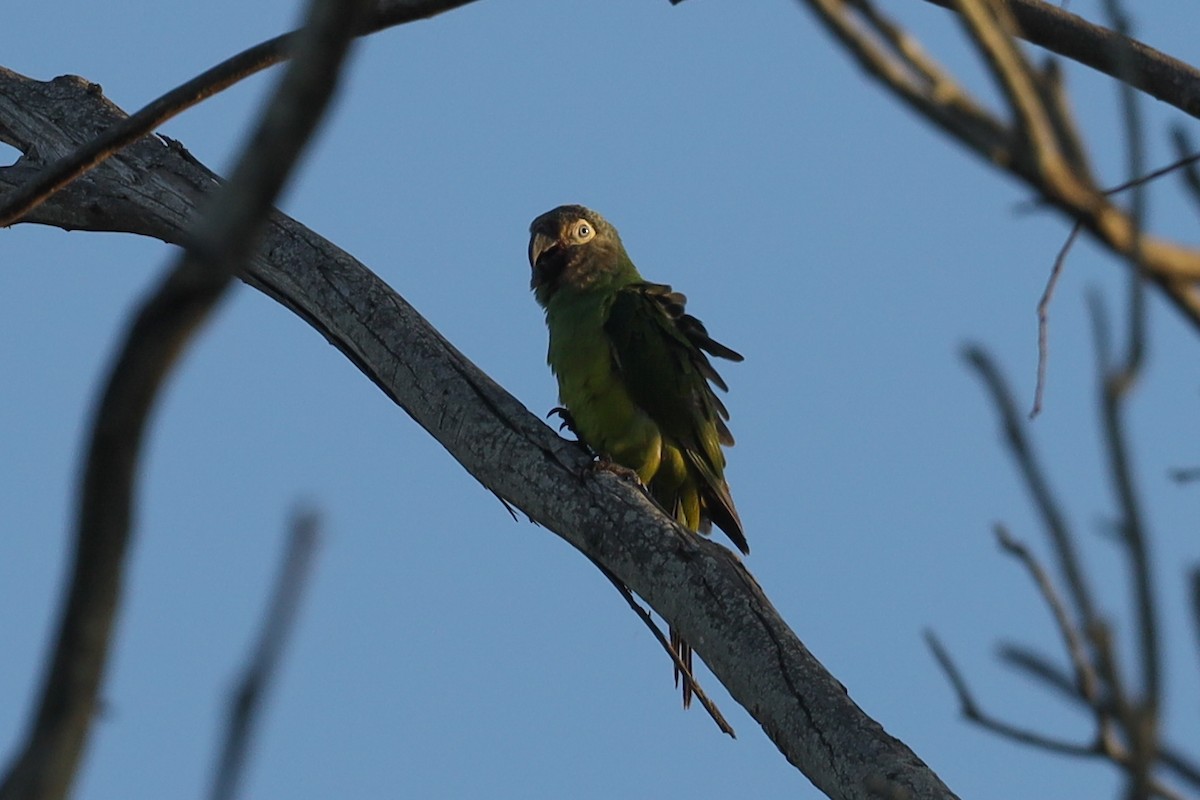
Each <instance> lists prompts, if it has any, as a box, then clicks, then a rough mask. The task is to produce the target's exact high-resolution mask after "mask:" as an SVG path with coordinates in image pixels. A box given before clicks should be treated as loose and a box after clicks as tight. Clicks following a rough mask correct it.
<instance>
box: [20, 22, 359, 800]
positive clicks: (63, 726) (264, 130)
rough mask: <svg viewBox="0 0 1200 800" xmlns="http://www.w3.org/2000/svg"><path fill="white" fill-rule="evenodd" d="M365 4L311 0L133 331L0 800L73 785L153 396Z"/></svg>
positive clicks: (242, 249)
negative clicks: (240, 150)
mask: <svg viewBox="0 0 1200 800" xmlns="http://www.w3.org/2000/svg"><path fill="white" fill-rule="evenodd" d="M364 7H365V1H364V0H358V2H357V3H344V2H341V0H314V3H313V5H312V8H311V11H310V14H309V17H308V23H307V25H306V27H305V28H304V29H303V31H302V32H301V35H300V39H299V41H298V42H297V45H296V47H297V54H296V59H295V60H294V61H293V62H292V65H291V68H290V69H289V70H288V71H287V73H285V75H284V78H283V81H282V83H281V85H280V87H279V89H278V90H277V92H276V94H275V96H274V97H273V98H272V100H271V102H270V104H269V105H268V107H267V109H266V112H265V113H264V115H263V118H262V121H261V122H260V124H259V126H258V128H257V130H256V131H255V133H254V136H253V137H252V138H251V140H250V142H249V145H248V146H247V148H246V151H245V152H244V154H243V156H242V158H241V160H240V162H239V163H238V165H237V167H236V168H235V170H234V175H233V178H232V179H231V180H230V182H229V183H228V184H226V186H224V187H222V188H221V189H220V190H218V191H217V192H216V193H215V194H214V197H213V202H212V204H211V205H210V207H209V213H207V214H206V215H204V216H203V217H201V218H200V224H199V226H198V227H197V230H196V231H195V232H192V233H189V234H188V236H187V238H188V239H189V241H190V243H191V244H192V246H191V247H190V248H189V249H188V251H187V252H186V253H184V254H183V256H182V257H181V258H180V259H179V261H178V264H177V265H176V266H175V267H174V268H173V269H172V270H171V271H170V273H169V274H168V275H167V276H166V279H165V280H164V281H163V283H162V284H161V285H160V287H159V288H158V290H157V291H155V292H154V293H153V295H152V296H151V297H150V298H149V299H148V300H147V301H146V302H145V303H144V304H143V305H142V307H141V308H140V309H139V311H138V313H137V315H136V317H135V319H134V321H133V324H132V325H131V326H130V328H129V331H128V333H127V335H126V339H125V342H124V344H123V345H122V347H121V350H120V354H119V355H118V357H117V359H116V361H115V363H114V366H113V368H112V371H111V372H110V374H109V378H108V382H107V385H106V387H105V389H104V393H103V396H102V399H101V400H100V405H99V408H98V410H97V412H96V417H95V422H94V423H93V427H92V433H91V441H90V443H89V447H88V454H87V461H86V464H85V467H84V477H83V484H82V488H81V491H80V498H79V506H78V520H77V524H76V527H77V531H78V533H77V537H76V542H77V544H76V551H75V563H74V566H73V574H72V578H71V583H70V584H69V585H68V587H67V597H66V600H65V602H64V604H63V606H62V609H63V610H62V619H61V622H60V626H59V634H58V640H57V644H56V646H55V649H54V653H53V655H52V660H51V663H50V666H49V669H48V670H47V672H46V673H45V674H46V679H45V685H44V686H43V687H42V692H41V702H40V703H39V707H38V710H37V713H36V715H35V717H34V720H33V721H32V724H31V725H30V729H29V733H28V736H27V738H26V742H25V744H24V746H23V747H22V749H21V752H20V754H19V755H18V756H17V757H16V759H15V760H14V761H13V763H12V765H11V766H10V768H9V770H8V772H7V774H6V775H5V777H4V781H3V783H2V784H0V799H2V800H60V798H63V797H65V796H66V795H67V793H68V791H69V790H70V787H71V783H72V781H73V780H74V777H75V773H76V771H77V768H78V764H79V759H80V757H81V755H82V753H83V750H84V747H85V745H86V743H87V737H88V733H89V732H90V729H91V722H92V716H93V710H94V708H95V706H96V697H97V694H98V692H99V688H100V683H101V679H102V678H103V675H104V667H105V664H106V663H107V657H108V651H109V646H110V643H111V636H112V629H113V624H114V622H115V619H116V614H117V607H118V604H119V602H120V591H121V580H122V573H123V567H124V560H125V559H124V557H125V551H126V549H127V546H128V544H129V535H130V531H131V528H132V525H133V499H134V496H135V490H136V486H135V478H136V475H137V461H138V457H139V454H140V452H141V442H142V436H143V434H144V432H145V428H146V421H147V418H148V417H149V414H150V410H151V408H152V407H153V404H154V399H155V396H156V395H157V393H158V390H159V388H160V387H161V386H162V384H163V382H164V381H165V379H166V377H167V375H168V373H169V372H170V369H171V367H172V366H173V365H174V363H175V361H176V360H177V357H178V355H179V353H180V352H181V351H182V350H183V348H184V347H185V346H186V344H187V343H188V341H189V340H190V339H191V337H192V336H193V334H194V333H195V332H196V331H197V330H198V328H199V327H200V326H201V325H202V324H203V322H204V320H205V319H206V318H207V316H208V314H209V312H211V310H212V309H213V307H214V306H215V305H216V303H217V301H218V300H219V299H220V298H221V296H222V295H223V293H224V291H225V289H226V287H227V286H228V285H229V283H230V281H231V280H232V279H233V277H234V275H235V274H236V273H237V272H238V271H239V269H240V268H241V266H242V264H243V262H244V261H245V258H246V255H247V254H248V253H249V252H250V251H251V249H252V247H253V244H254V236H255V234H256V233H257V231H258V230H259V228H260V226H261V224H262V221H263V219H264V218H265V217H266V215H267V213H268V211H269V210H270V208H271V204H272V203H273V202H274V199H275V197H276V196H277V194H278V192H279V190H280V188H281V187H282V185H283V182H284V179H285V178H286V176H287V174H288V173H289V172H290V171H291V168H292V165H293V164H294V163H295V160H296V159H297V158H298V157H299V154H300V151H301V149H302V148H303V146H304V144H305V143H306V142H307V141H308V138H309V137H310V135H311V134H312V132H313V130H314V129H315V127H316V123H317V120H318V119H319V118H320V116H321V113H322V112H323V110H324V108H325V106H326V103H327V101H328V99H329V98H330V96H331V95H332V93H333V89H334V85H335V83H336V78H337V72H338V68H339V67H340V65H341V62H342V58H343V56H344V55H345V52H346V47H347V45H348V43H349V41H350V38H351V34H352V33H353V30H354V25H355V23H357V22H358V20H359V15H360V14H361V12H362V9H363V8H364ZM88 91H89V92H90V91H91V89H90V87H89V89H88Z"/></svg>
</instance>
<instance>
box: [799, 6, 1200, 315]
mask: <svg viewBox="0 0 1200 800" xmlns="http://www.w3.org/2000/svg"><path fill="white" fill-rule="evenodd" d="M799 2H800V3H801V4H803V5H806V6H807V7H808V8H809V9H810V10H812V11H813V13H814V14H816V15H817V19H818V21H819V22H821V24H823V25H824V26H825V27H826V29H827V30H828V31H829V32H830V34H831V35H832V36H833V37H835V38H836V39H837V40H838V41H839V42H840V43H841V44H842V45H843V46H844V47H845V48H846V50H847V51H848V52H849V54H850V55H851V56H853V57H854V59H855V60H856V61H857V62H858V64H859V66H861V67H862V68H863V69H864V70H866V72H867V73H868V74H870V75H871V76H872V77H874V78H875V79H876V80H877V81H878V82H879V83H880V84H881V85H882V86H883V87H884V88H886V89H887V90H889V91H890V92H892V93H893V94H895V95H896V96H897V97H898V98H900V99H901V100H903V101H904V102H905V103H906V104H907V105H908V106H909V107H910V108H912V109H913V110H914V111H916V112H917V113H918V114H920V115H921V116H923V117H924V118H925V119H927V120H929V121H930V122H932V123H934V124H935V125H937V126H938V127H939V128H941V129H942V130H943V131H944V132H945V133H947V134H949V135H950V137H951V138H953V139H955V140H956V141H958V142H959V143H960V144H962V145H963V146H965V147H967V148H968V149H970V150H971V151H972V152H974V153H976V154H977V155H978V156H980V157H981V158H983V159H984V160H985V161H986V162H987V163H988V164H990V165H991V166H993V167H995V168H997V169H1000V170H1002V171H1004V172H1007V173H1009V174H1011V175H1013V176H1014V177H1017V178H1019V179H1021V180H1022V181H1023V182H1024V183H1025V184H1026V185H1028V186H1029V188H1030V189H1032V190H1033V191H1035V192H1036V193H1037V194H1038V195H1039V196H1040V197H1041V198H1042V200H1043V201H1045V202H1046V203H1049V204H1051V205H1053V206H1054V207H1056V208H1058V209H1059V210H1060V211H1061V212H1063V213H1064V214H1066V215H1067V216H1068V217H1069V218H1070V219H1072V220H1073V221H1075V222H1077V223H1079V224H1080V225H1082V226H1083V227H1084V228H1085V229H1086V230H1087V231H1088V232H1089V233H1090V234H1091V235H1092V236H1093V237H1094V238H1095V239H1096V240H1097V241H1098V242H1099V243H1100V244H1101V245H1103V246H1104V247H1105V248H1107V249H1108V250H1109V251H1111V252H1112V253H1114V254H1116V255H1119V256H1121V257H1122V258H1123V259H1125V260H1126V261H1127V262H1128V263H1129V264H1130V265H1131V267H1133V268H1134V269H1136V270H1138V271H1140V272H1142V273H1143V274H1145V275H1146V276H1147V277H1148V278H1149V279H1150V280H1151V281H1152V282H1153V283H1154V284H1156V285H1157V286H1158V288H1159V289H1160V290H1161V291H1162V292H1163V293H1164V294H1165V296H1166V297H1167V298H1168V299H1169V300H1171V302H1172V303H1174V304H1175V306H1176V307H1177V309H1178V310H1179V311H1180V312H1181V313H1182V314H1184V316H1185V318H1186V319H1187V320H1188V321H1189V322H1191V323H1192V325H1193V326H1194V327H1196V328H1197V329H1200V285H1198V284H1200V250H1198V249H1197V248H1195V247H1191V246H1185V245H1182V244H1179V243H1176V242H1173V241H1171V240H1168V239H1165V238H1162V237H1159V236H1151V235H1145V234H1140V233H1139V232H1138V231H1137V228H1136V226H1135V224H1134V222H1133V220H1132V219H1131V218H1130V215H1129V214H1128V213H1126V212H1125V211H1123V210H1122V209H1121V208H1119V207H1118V206H1116V205H1114V204H1113V203H1112V202H1111V201H1110V200H1109V199H1108V198H1107V197H1106V196H1105V194H1104V192H1102V191H1101V190H1100V189H1099V188H1097V186H1096V185H1095V183H1094V181H1093V180H1092V179H1091V177H1090V175H1089V174H1088V173H1087V171H1086V162H1087V159H1086V157H1085V155H1084V154H1085V150H1084V148H1083V146H1082V144H1081V143H1079V142H1077V141H1074V140H1073V139H1072V137H1074V136H1075V126H1074V125H1073V124H1070V122H1069V117H1068V114H1067V111H1066V104H1065V102H1064V101H1063V99H1062V97H1061V93H1059V92H1057V91H1056V90H1054V87H1053V86H1052V85H1051V82H1052V81H1053V80H1054V78H1053V75H1052V74H1050V73H1045V74H1042V75H1041V76H1036V75H1034V74H1033V72H1032V71H1031V70H1030V69H1028V67H1027V65H1023V57H1020V56H1019V53H1018V52H1017V50H1016V48H1015V45H1013V44H1012V42H1011V35H1010V34H1009V33H1008V32H1006V31H1005V30H1004V28H1003V26H1002V25H1001V23H1000V22H999V17H1000V16H1002V14H1001V11H1000V10H1003V9H1005V8H1008V9H1010V10H1011V8H1012V0H953V3H952V7H954V8H955V9H958V8H960V7H961V8H962V9H964V13H968V14H969V17H968V19H967V20H966V22H967V24H968V26H969V30H970V32H971V35H972V37H973V39H974V40H975V42H976V44H977V47H978V48H979V49H981V51H982V53H983V54H984V56H985V58H986V59H987V60H988V63H989V64H991V65H992V68H993V69H992V71H993V75H994V76H996V77H997V78H998V79H999V80H1000V82H1001V86H1002V87H1003V88H1004V91H1005V94H1006V97H1007V98H1008V99H1009V100H1010V106H1011V107H1012V111H1013V115H1014V117H1015V118H1016V119H1017V120H1018V121H1019V124H1018V125H1017V126H1015V127H1014V126H1013V125H1010V124H1007V123H1005V122H1004V121H1002V120H1001V119H999V118H998V117H997V116H996V115H995V114H993V113H992V112H990V111H988V110H987V109H986V108H985V107H984V106H983V104H982V103H980V102H979V101H978V100H976V99H975V98H973V97H972V96H971V95H970V94H969V93H968V92H967V91H966V90H965V89H964V88H963V87H962V86H961V85H960V84H959V83H957V82H956V81H955V80H954V79H953V78H952V76H950V75H949V73H947V72H946V71H945V70H944V69H942V68H940V67H938V66H937V65H936V63H935V62H933V60H932V59H930V58H928V57H926V56H924V55H923V54H921V55H920V57H919V58H917V57H916V56H915V55H914V54H920V53H921V48H920V44H919V43H918V42H917V41H916V40H915V39H914V38H913V37H912V36H911V35H910V34H908V33H907V32H905V31H904V30H903V29H902V28H901V27H900V26H898V25H896V24H895V23H894V22H891V21H889V20H887V19H886V18H885V17H884V15H882V14H881V13H880V12H879V11H878V10H877V9H875V8H874V6H873V5H872V4H871V2H870V0H853V1H852V2H851V1H850V0H799ZM948 2H950V0H948ZM1019 22H1020V20H1019V19H1018V23H1019ZM1005 41H1007V42H1008V44H1005ZM1104 57H1105V58H1109V57H1110V54H1109V52H1107V51H1105V54H1104ZM1031 85H1032V89H1031V88H1030V87H1031ZM1193 85H1194V84H1193ZM1196 94H1200V92H1196ZM1047 123H1048V124H1047ZM1064 137H1066V138H1064ZM1051 142H1055V143H1057V146H1056V147H1050V146H1049V143H1051Z"/></svg>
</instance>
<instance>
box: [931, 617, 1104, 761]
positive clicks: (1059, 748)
mask: <svg viewBox="0 0 1200 800" xmlns="http://www.w3.org/2000/svg"><path fill="white" fill-rule="evenodd" d="M925 642H926V644H928V645H929V649H930V650H931V651H932V652H933V657H934V658H935V659H937V662H938V666H940V667H941V668H942V672H944V673H945V674H946V678H947V680H949V681H950V685H951V686H953V687H954V693H955V694H956V695H958V704H959V707H960V709H961V711H962V715H963V717H965V718H966V719H967V720H969V721H970V722H973V723H975V724H976V725H979V726H980V727H981V728H985V729H987V730H989V731H992V732H993V733H996V734H998V735H1000V736H1003V737H1004V738H1005V739H1009V740H1011V741H1014V742H1018V743H1019V744H1026V745H1029V746H1031V747H1037V748H1040V749H1042V750H1047V751H1049V752H1051V753H1059V754H1060V755H1064V756H1088V757H1094V756H1098V755H1100V751H1099V748H1098V747H1097V746H1096V745H1095V744H1076V743H1075V742H1065V741H1062V740H1061V739H1054V738H1052V737H1049V736H1043V735H1042V734H1040V733H1038V732H1037V731H1034V730H1030V729H1028V728H1021V727H1018V726H1016V725H1010V724H1009V723H1007V722H1004V721H1003V720H1000V719H997V718H995V717H993V716H991V715H989V714H986V713H984V711H983V709H981V708H980V707H979V703H977V702H976V701H975V696H974V695H973V694H971V689H970V687H968V686H967V681H966V679H965V678H964V677H963V675H962V672H960V671H959V669H958V667H957V666H956V665H955V663H954V660H953V659H951V658H950V653H949V652H948V651H947V650H946V648H945V646H943V645H942V643H941V641H939V640H938V638H937V636H935V635H934V634H933V632H932V631H926V632H925Z"/></svg>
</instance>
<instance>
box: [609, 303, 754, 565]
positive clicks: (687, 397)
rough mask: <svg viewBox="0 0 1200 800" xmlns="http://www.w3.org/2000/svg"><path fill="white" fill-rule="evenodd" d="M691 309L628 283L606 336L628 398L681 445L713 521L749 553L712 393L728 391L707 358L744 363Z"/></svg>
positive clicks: (721, 417) (721, 415)
mask: <svg viewBox="0 0 1200 800" xmlns="http://www.w3.org/2000/svg"><path fill="white" fill-rule="evenodd" d="M686 302H687V298H685V297H684V296H683V295H682V294H680V293H679V292H673V291H671V287H670V286H665V285H662V284H656V283H635V284H631V285H629V286H626V287H624V288H622V289H621V290H620V291H618V292H617V294H616V297H615V298H614V299H613V303H612V308H611V310H610V312H609V315H608V319H607V321H606V322H605V326H604V330H605V334H606V335H607V336H608V338H609V341H610V342H611V344H612V351H613V359H614V362H615V365H616V369H617V372H618V374H619V375H620V376H621V378H622V380H623V381H624V382H625V385H626V388H627V389H628V391H629V393H630V396H631V397H632V398H633V400H634V402H636V403H637V404H638V406H639V407H641V408H642V410H644V411H645V412H646V413H647V414H648V415H649V416H650V418H651V419H653V420H654V422H655V424H657V425H658V427H659V429H660V430H661V431H662V432H663V434H665V435H666V436H668V437H670V438H671V439H673V440H675V441H676V442H677V443H678V444H679V446H680V449H681V450H682V451H683V452H684V455H685V457H686V458H687V460H688V462H689V464H690V466H691V468H692V470H693V472H694V473H695V474H696V475H697V476H698V478H699V479H700V481H701V491H702V495H703V497H704V499H705V506H706V511H707V514H708V516H709V517H710V518H711V520H712V521H713V522H715V523H716V524H717V526H718V527H720V528H721V530H723V531H725V533H726V534H728V535H729V538H730V539H731V540H733V542H734V544H736V545H737V546H738V548H739V549H741V550H742V551H743V552H745V551H746V540H745V537H744V535H743V533H742V524H741V521H740V520H739V519H738V515H737V510H736V509H735V508H734V505H733V498H732V496H730V493H729V486H728V484H726V482H725V478H724V469H725V456H724V454H723V453H722V452H721V445H732V444H733V436H732V434H730V432H729V427H728V425H726V420H728V419H729V412H728V411H727V410H726V408H725V404H724V403H722V402H721V400H720V398H719V397H717V395H716V393H715V392H714V391H713V387H714V386H716V387H718V388H720V389H722V390H726V389H727V388H728V387H727V386H726V385H725V381H724V380H722V379H721V376H720V375H719V374H717V371H716V370H715V369H714V368H713V366H712V363H711V362H710V361H709V359H708V356H709V355H713V356H718V357H720V358H725V359H729V360H731V361H741V360H742V356H741V355H740V354H739V353H737V352H735V351H733V350H731V349H729V348H728V347H726V346H725V345H723V344H720V343H718V342H716V341H714V340H713V339H712V338H711V337H709V335H708V331H707V330H705V328H704V325H703V324H702V323H701V322H700V320H698V319H696V318H695V317H693V316H691V315H690V314H687V313H686V312H685V311H684V306H685V304H686Z"/></svg>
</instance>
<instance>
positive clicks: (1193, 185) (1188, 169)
mask: <svg viewBox="0 0 1200 800" xmlns="http://www.w3.org/2000/svg"><path fill="white" fill-rule="evenodd" d="M1171 139H1172V141H1174V142H1175V152H1176V153H1177V154H1178V156H1179V159H1180V161H1182V162H1186V163H1184V164H1182V166H1183V172H1182V178H1183V186H1184V188H1185V189H1186V190H1187V193H1188V195H1189V196H1190V197H1191V198H1192V202H1193V203H1195V204H1196V207H1197V208H1198V209H1200V168H1198V167H1197V166H1196V161H1197V160H1198V159H1200V154H1197V153H1195V149H1196V148H1195V147H1193V146H1192V141H1191V137H1189V136H1188V133H1187V130H1186V129H1185V128H1184V127H1183V126H1182V125H1176V126H1174V127H1173V128H1171Z"/></svg>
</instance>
